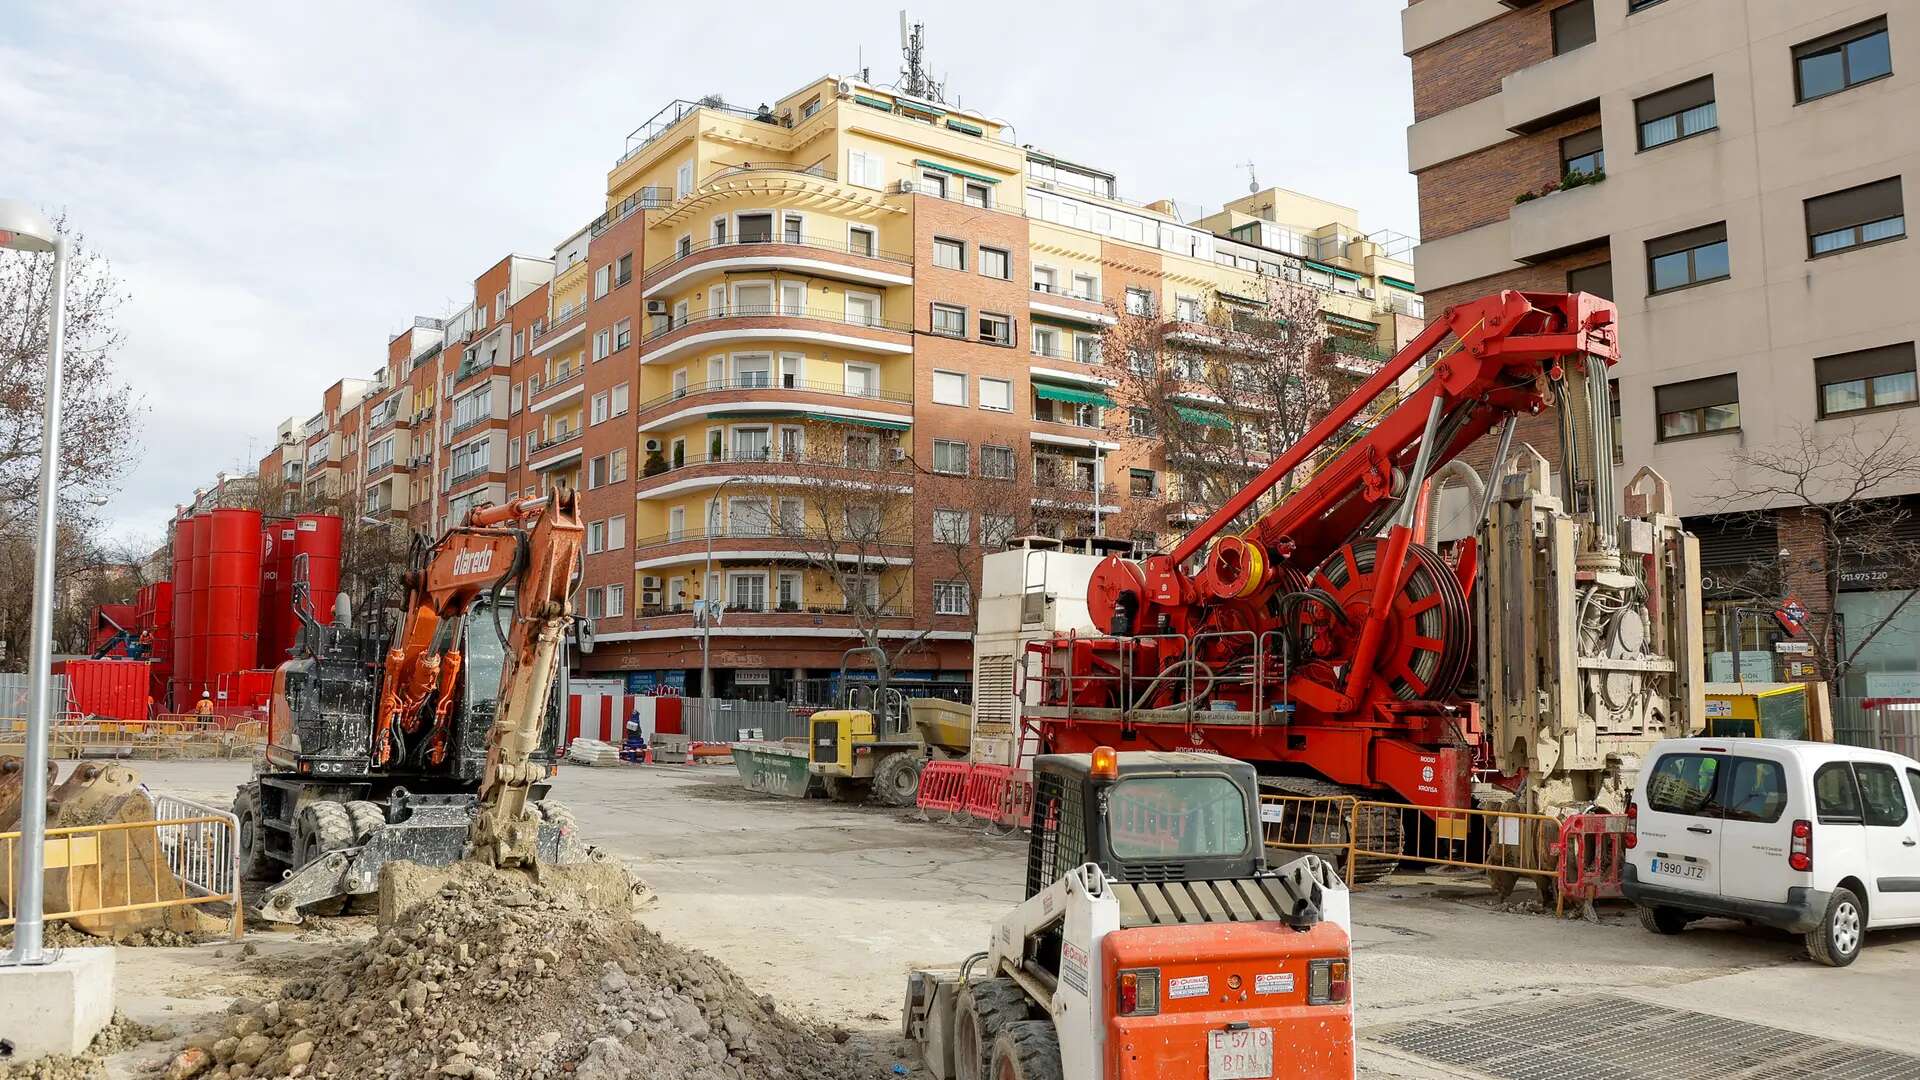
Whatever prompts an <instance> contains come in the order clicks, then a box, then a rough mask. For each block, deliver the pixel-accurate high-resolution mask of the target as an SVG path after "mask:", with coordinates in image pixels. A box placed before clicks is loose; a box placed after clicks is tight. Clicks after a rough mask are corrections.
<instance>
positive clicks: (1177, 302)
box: [1173, 296, 1200, 323]
mask: <svg viewBox="0 0 1920 1080" xmlns="http://www.w3.org/2000/svg"><path fill="white" fill-rule="evenodd" d="M1173 318H1174V321H1175V322H1185V323H1197V322H1199V321H1200V298H1199V297H1197V296H1177V297H1175V298H1174V300H1173Z"/></svg>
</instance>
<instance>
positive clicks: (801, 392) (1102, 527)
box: [261, 78, 1423, 698]
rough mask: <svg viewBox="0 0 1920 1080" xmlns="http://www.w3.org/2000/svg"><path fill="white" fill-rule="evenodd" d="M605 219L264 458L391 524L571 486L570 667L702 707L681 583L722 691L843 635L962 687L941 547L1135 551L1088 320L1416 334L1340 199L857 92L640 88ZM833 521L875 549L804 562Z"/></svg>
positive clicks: (963, 646)
mask: <svg viewBox="0 0 1920 1080" xmlns="http://www.w3.org/2000/svg"><path fill="white" fill-rule="evenodd" d="M603 205H604V207H605V210H604V212H603V213H601V214H599V215H598V216H597V217H594V218H593V219H592V220H591V221H590V222H589V223H588V224H587V225H586V226H585V227H584V228H582V229H581V230H580V231H579V232H577V233H576V234H574V235H572V236H570V237H568V238H567V239H565V240H564V241H562V242H561V243H560V244H559V245H557V246H556V247H555V249H554V251H553V254H552V256H551V257H550V258H549V257H540V258H530V257H526V256H519V255H516V256H510V257H508V258H505V259H503V260H502V261H501V262H500V263H498V264H496V265H495V266H493V267H491V268H489V269H488V270H487V271H486V272H485V273H483V274H481V275H480V276H479V277H478V278H476V279H475V281H474V282H473V301H472V304H471V305H470V306H468V307H466V308H463V309H462V310H461V311H459V312H456V313H455V314H453V315H452V316H450V317H447V318H444V319H426V318H422V319H416V320H415V321H414V323H413V325H412V326H410V327H409V328H408V329H406V330H405V331H403V332H402V333H400V334H398V335H396V336H395V337H394V338H393V340H392V341H391V342H390V343H389V348H388V355H387V360H386V364H385V366H384V367H382V368H381V369H380V371H379V372H378V373H376V374H375V375H374V376H373V377H372V378H371V379H365V380H343V381H342V382H340V383H337V384H336V385H334V386H333V387H331V388H329V389H328V391H327V392H326V394H325V396H324V400H323V408H322V410H321V411H320V412H319V413H316V414H315V415H314V416H313V417H312V418H311V419H308V420H305V421H304V422H303V421H298V420H290V421H289V422H287V423H286V424H283V425H282V427H281V431H280V436H281V437H280V441H279V445H277V446H276V447H275V449H274V450H273V451H271V452H270V453H269V454H268V455H267V456H266V457H265V458H263V459H262V461H261V475H262V478H263V481H264V480H267V479H268V478H271V477H280V478H283V480H285V481H287V482H289V483H290V485H291V486H288V487H286V488H285V489H284V490H285V498H287V499H289V500H296V501H297V500H300V499H305V500H308V501H309V502H311V501H312V500H313V499H316V498H324V497H328V496H331V497H333V498H335V499H343V498H357V499H360V500H362V501H361V502H360V503H359V504H358V505H359V506H360V507H361V514H362V517H363V519H371V520H372V521H382V520H392V521H395V522H399V521H405V522H406V523H407V524H409V525H411V526H412V527H414V528H417V529H439V528H444V527H445V526H446V525H448V524H450V523H453V522H455V521H457V520H458V519H459V518H460V517H461V515H463V514H464V513H465V512H466V510H467V509H468V508H469V507H471V506H472V505H474V504H476V503H477V502H480V501H489V502H499V501H501V500H503V499H507V498H510V497H513V496H516V495H529V494H536V493H538V492H541V491H543V490H546V488H547V487H548V486H550V485H551V484H553V483H555V482H556V481H564V482H566V483H568V484H570V485H573V486H575V487H577V488H578V489H579V490H580V491H581V492H582V499H583V502H582V510H583V517H584V518H585V520H586V521H587V522H588V536H587V554H586V558H585V574H586V576H585V580H584V582H583V583H582V606H583V607H584V608H585V610H586V612H587V613H588V614H590V615H592V616H593V617H594V619H595V621H596V628H597V635H596V636H597V641H598V645H597V648H596V649H595V651H594V652H593V653H592V654H591V655H590V656H584V657H581V658H579V665H580V668H581V672H582V674H586V675H592V676H596V677H608V678H624V679H625V680H626V682H627V685H628V686H629V687H630V688H633V689H636V690H644V689H647V688H651V687H661V686H665V687H673V688H678V689H685V690H687V691H688V692H694V693H697V692H698V690H699V687H698V681H697V680H698V672H699V669H700V665H701V646H702V640H703V636H704V635H703V631H702V628H701V627H699V626H697V625H696V621H695V615H694V607H695V604H696V602H697V601H700V600H702V599H703V598H716V599H719V600H722V601H724V602H725V604H726V611H725V614H724V617H723V618H722V620H721V621H720V622H719V623H718V624H717V625H714V626H712V627H710V628H709V630H710V634H711V636H710V639H709V640H710V646H711V664H712V668H713V671H714V674H715V684H716V685H715V692H716V693H717V694H723V695H725V694H733V695H738V696H745V697H756V696H772V697H794V698H798V697H802V696H804V695H808V694H813V695H816V696H817V695H818V694H819V693H820V692H821V690H822V681H823V680H824V678H825V677H826V676H829V675H830V674H832V673H833V672H834V671H835V670H836V669H837V668H838V667H839V664H840V660H841V655H842V653H843V652H844V650H845V649H847V648H848V647H849V646H850V645H853V644H856V643H857V640H858V638H859V636H860V634H861V633H862V632H863V631H870V632H873V633H875V634H877V636H878V638H879V640H880V643H881V644H882V645H884V646H887V647H889V648H904V654H903V656H902V657H901V659H900V661H899V663H898V668H899V672H898V675H899V677H901V678H904V679H909V680H919V681H925V682H928V683H931V684H934V685H936V686H938V685H941V684H945V685H950V686H954V687H964V686H965V685H966V683H967V682H968V679H969V676H970V648H971V645H970V642H971V634H972V625H973V624H972V614H971V610H972V597H971V595H970V587H969V585H968V582H967V580H966V574H965V573H963V572H961V571H960V570H959V569H958V568H957V567H956V566H955V560H956V558H959V559H962V560H971V562H972V564H973V566H974V567H975V568H976V569H975V573H977V565H978V558H979V556H980V555H981V554H982V553H984V552H985V551H986V550H989V549H991V548H992V547H994V546H995V545H996V544H998V543H999V542H1000V541H1002V540H1003V539H1004V538H1006V537H1007V536H1009V535H1013V534H1016V533H1022V532H1029V531H1039V532H1045V533H1050V534H1054V535H1061V536H1076V535H1093V534H1095V533H1096V532H1110V531H1111V530H1116V529H1120V528H1121V527H1122V524H1123V523H1129V524H1127V528H1126V532H1125V533H1124V535H1127V536H1130V537H1135V534H1136V533H1137V532H1138V531H1139V524H1138V523H1139V522H1142V521H1159V522H1161V523H1162V524H1164V523H1165V522H1166V521H1167V520H1168V515H1166V514H1165V513H1164V512H1162V513H1160V514H1157V515H1155V514H1152V513H1148V512H1146V511H1147V510H1151V509H1152V508H1154V507H1160V508H1164V507H1165V506H1166V505H1168V504H1169V503H1170V502H1173V501H1177V500H1178V499H1179V498H1180V496H1179V487H1180V486H1179V483H1178V477H1177V476H1176V475H1171V474H1170V470H1169V463H1168V462H1167V461H1166V460H1164V455H1163V454H1159V453H1157V452H1156V451H1155V449H1154V448H1153V446H1152V445H1151V444H1149V443H1146V442H1143V441H1142V440H1138V439H1124V438H1119V437H1116V435H1115V434H1114V428H1115V424H1114V422H1113V418H1114V415H1115V414H1113V413H1112V409H1113V408H1115V407H1116V406H1115V402H1113V401H1112V400H1111V398H1110V397H1108V394H1109V393H1110V392H1111V386H1112V381H1111V380H1110V379H1108V378H1107V377H1106V376H1105V375H1104V374H1103V369H1102V368H1101V366H1100V365H1101V362H1102V361H1101V355H1100V346H1101V335H1102V333H1103V331H1105V330H1106V329H1107V328H1108V327H1109V326H1111V325H1113V324H1114V323H1115V322H1116V320H1117V319H1118V318H1120V317H1122V316H1120V315H1119V314H1118V313H1121V312H1128V313H1133V314H1141V313H1153V317H1155V318H1161V317H1164V318H1165V319H1167V320H1168V321H1169V322H1182V321H1200V320H1202V319H1204V318H1205V317H1206V316H1205V315H1204V314H1202V313H1203V312H1204V311H1206V310H1207V309H1208V307H1209V305H1211V304H1212V303H1213V302H1214V301H1215V300H1217V299H1219V298H1221V297H1259V296H1262V295H1264V294H1265V290H1266V289H1267V288H1268V287H1269V286H1270V285H1271V284H1273V283H1276V282H1293V283H1298V284H1302V285H1307V286H1311V287H1314V288H1316V289H1318V290H1320V294H1319V295H1320V297H1321V300H1320V307H1321V310H1322V312H1323V314H1324V317H1325V319H1326V326H1327V331H1328V333H1329V335H1331V336H1330V339H1329V343H1330V348H1331V349H1333V350H1334V351H1336V352H1339V353H1341V354H1344V355H1345V356H1346V357H1347V358H1348V359H1349V360H1352V361H1354V362H1358V363H1362V364H1364V363H1371V362H1376V361H1377V360H1378V358H1380V357H1382V356H1384V355H1388V354H1390V353H1391V352H1392V351H1393V349H1395V348H1396V347H1397V346H1398V345H1400V344H1401V343H1404V342H1405V341H1406V340H1408V339H1410V338H1411V337H1412V336H1414V335H1415V334H1417V333H1418V331H1419V330H1420V328H1421V326H1422V325H1423V321H1422V319H1421V314H1422V306H1421V299H1420V296H1419V294H1418V293H1417V292H1416V291H1415V289H1414V278H1413V272H1412V269H1411V266H1410V265H1409V264H1408V263H1406V262H1405V261H1403V260H1402V259H1401V258H1399V257H1398V256H1400V255H1402V254H1403V253H1404V251H1405V249H1406V247H1407V246H1410V242H1408V241H1406V240H1405V238H1401V237H1394V236H1389V235H1386V234H1374V235H1373V236H1368V235H1364V234H1362V233H1360V231H1359V229H1358V220H1357V217H1356V215H1355V214H1354V213H1353V211H1351V210H1348V209H1346V208H1344V207H1340V206H1337V205H1335V204H1331V203H1326V202H1323V201H1321V200H1318V199H1313V198H1310V197H1307V196H1302V195H1298V194H1295V193H1293V192H1289V191H1285V190H1282V189H1268V190H1265V191H1261V192H1256V193H1254V194H1251V195H1247V196H1245V197H1242V198H1240V199H1236V200H1234V201H1233V202H1230V203H1228V204H1227V205H1226V207H1225V208H1223V209H1222V210H1221V211H1220V212H1219V213H1217V214H1215V215H1212V216H1211V217H1208V218H1204V219H1201V220H1199V221H1196V222H1192V223H1184V222H1182V221H1181V220H1180V219H1179V217H1178V215H1177V214H1175V213H1174V208H1173V207H1172V205H1171V204H1170V203H1164V202H1163V203H1156V204H1152V205H1141V204H1138V203H1134V202H1130V201H1127V200H1125V199H1122V198H1120V197H1118V195H1117V192H1116V190H1115V179H1114V177H1113V176H1112V175H1111V174H1110V173H1107V172H1104V171H1102V170H1099V169H1095V168H1090V167H1086V166H1081V165H1075V164H1072V163H1070V162H1068V161H1065V160H1063V159H1060V158H1057V157H1054V156H1051V155H1047V154H1043V153H1040V152H1038V151H1035V150H1032V149H1031V148H1027V147H1021V146H1018V145H1015V144H1013V143H1012V142H1010V141H1008V133H1007V132H1006V131H1005V130H1003V128H1002V125H1001V124H1000V122H998V121H995V120H992V119H990V118H988V117H986V116H983V115H980V114H977V113H973V112H969V111H965V110H960V109H956V108H952V107H950V106H946V105H943V104H940V103H937V102H927V101H919V100H915V99H913V98H909V97H905V96H901V95H897V94H894V93H892V92H890V91H887V90H884V89H881V88H877V87H872V86H868V85H866V84H864V83H860V82H858V81H855V80H848V79H836V78H824V79H820V80H816V81H814V82H812V83H810V84H808V85H807V86H805V87H803V88H801V89H800V90H798V91H797V92H795V93H792V94H789V95H787V96H786V97H783V98H781V99H779V100H778V101H777V102H775V103H773V104H771V105H769V106H764V107H762V108H760V109H755V110H742V109H735V108H731V107H728V106H724V105H717V104H711V103H707V104H702V103H695V102H687V101H676V102H673V103H670V104H669V105H668V106H666V107H665V108H663V109H662V110H661V111H660V112H659V113H658V114H657V115H655V116H654V117H653V118H652V119H650V120H649V121H648V122H647V123H645V124H643V125H641V126H640V128H638V129H636V131H635V132H634V133H633V134H632V135H631V136H630V137H629V139H628V144H627V146H626V148H625V151H624V153H622V154H621V155H620V157H619V159H618V161H617V162H616V163H615V164H614V166H613V168H612V170H611V172H610V173H609V176H608V181H607V191H606V193H605V202H604V204H603ZM1162 313H1164V314H1162ZM1197 415H1204V414H1197ZM1216 419H1217V418H1216ZM1119 426H1120V427H1121V428H1123V429H1124V427H1125V425H1124V424H1121V425H1119ZM1171 472H1172V473H1177V472H1178V470H1177V469H1174V470H1171ZM869 490H870V491H871V492H872V493H873V496H872V501H871V504H868V503H867V502H866V501H865V498H864V496H862V495H861V492H863V491H869ZM288 505H289V506H291V505H293V502H289V503H288ZM1174 519H1175V520H1178V516H1177V515H1176V516H1175V518H1174ZM856 520H857V521H858V522H860V523H861V524H860V528H871V529H872V531H873V535H872V536H870V537H861V536H858V535H855V536H854V539H855V540H862V539H871V540H873V543H872V544H871V545H862V546H860V550H858V551H857V552H854V551H852V550H851V548H835V547H834V546H833V545H835V544H846V543H847V542H848V538H849V534H857V533H858V532H859V529H856V527H855V522H856ZM367 527H373V526H372V525H368V526H367ZM1135 538H1136V539H1139V540H1140V541H1141V542H1143V543H1144V542H1148V541H1150V540H1151V539H1153V537H1151V536H1138V537H1135ZM709 550H711V561H709V554H708V552H709ZM823 551H826V552H827V553H828V554H827V556H826V557H824V558H823V556H822V552H823ZM709 566H711V573H710V574H709Z"/></svg>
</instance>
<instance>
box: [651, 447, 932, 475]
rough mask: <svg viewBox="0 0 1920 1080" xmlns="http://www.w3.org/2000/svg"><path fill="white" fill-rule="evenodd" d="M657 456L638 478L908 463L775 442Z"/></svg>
mask: <svg viewBox="0 0 1920 1080" xmlns="http://www.w3.org/2000/svg"><path fill="white" fill-rule="evenodd" d="M660 460H661V463H662V465H663V466H664V467H661V468H652V467H650V464H649V463H651V462H652V461H653V458H652V457H651V456H648V457H647V458H646V460H645V461H643V462H642V463H641V467H640V476H641V478H642V479H651V478H653V477H655V476H665V475H666V474H668V473H672V472H679V471H680V470H682V469H691V468H695V467H696V466H701V465H767V464H780V465H806V466H812V467H815V468H821V469H861V470H876V469H882V468H886V469H892V468H899V469H902V470H905V469H906V468H907V467H908V466H907V465H906V463H905V462H896V461H894V460H893V455H892V454H891V453H889V452H887V450H885V449H884V448H883V449H882V450H880V451H879V452H877V453H873V454H859V453H846V452H840V453H828V452H822V451H807V450H784V449H782V448H781V447H778V446H769V447H767V448H766V449H763V450H740V449H733V450H721V451H720V452H719V453H717V454H714V453H708V454H690V455H687V456H685V457H682V458H681V459H680V460H679V461H678V462H676V461H674V460H673V458H672V457H670V456H668V455H665V454H662V455H661V459H660Z"/></svg>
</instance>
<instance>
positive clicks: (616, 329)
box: [613, 319, 633, 352]
mask: <svg viewBox="0 0 1920 1080" xmlns="http://www.w3.org/2000/svg"><path fill="white" fill-rule="evenodd" d="M631 344H633V320H632V319H621V320H620V321H619V322H617V323H614V324H613V351H614V352H619V351H620V350H621V349H624V348H626V347H627V346H629V345H631Z"/></svg>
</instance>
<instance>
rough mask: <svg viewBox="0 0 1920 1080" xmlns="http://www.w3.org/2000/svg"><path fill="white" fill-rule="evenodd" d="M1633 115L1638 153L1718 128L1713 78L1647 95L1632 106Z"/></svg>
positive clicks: (1682, 84)
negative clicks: (1636, 128)
mask: <svg viewBox="0 0 1920 1080" xmlns="http://www.w3.org/2000/svg"><path fill="white" fill-rule="evenodd" d="M1633 116H1634V120H1635V122H1636V123H1637V124H1638V125H1639V130H1640V149H1642V150H1651V149H1653V148H1654V147H1656V146H1665V145H1666V144H1668V143H1670V142H1677V141H1678V140H1680V139H1685V138H1688V137H1690V136H1694V135H1698V134H1700V133H1701V132H1703V131H1712V130H1713V129H1715V128H1717V127H1719V126H1720V109H1719V106H1718V105H1716V104H1715V103H1714V98H1713V76H1711V75H1709V76H1707V77H1706V78H1704V79H1695V80H1693V81H1692V82H1689V83H1681V84H1680V85H1679V86H1676V87H1674V88H1673V89H1671V90H1662V91H1660V92H1659V93H1657V94H1649V95H1647V96H1646V97H1643V98H1641V99H1640V100H1638V101H1636V102H1634V103H1633Z"/></svg>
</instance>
